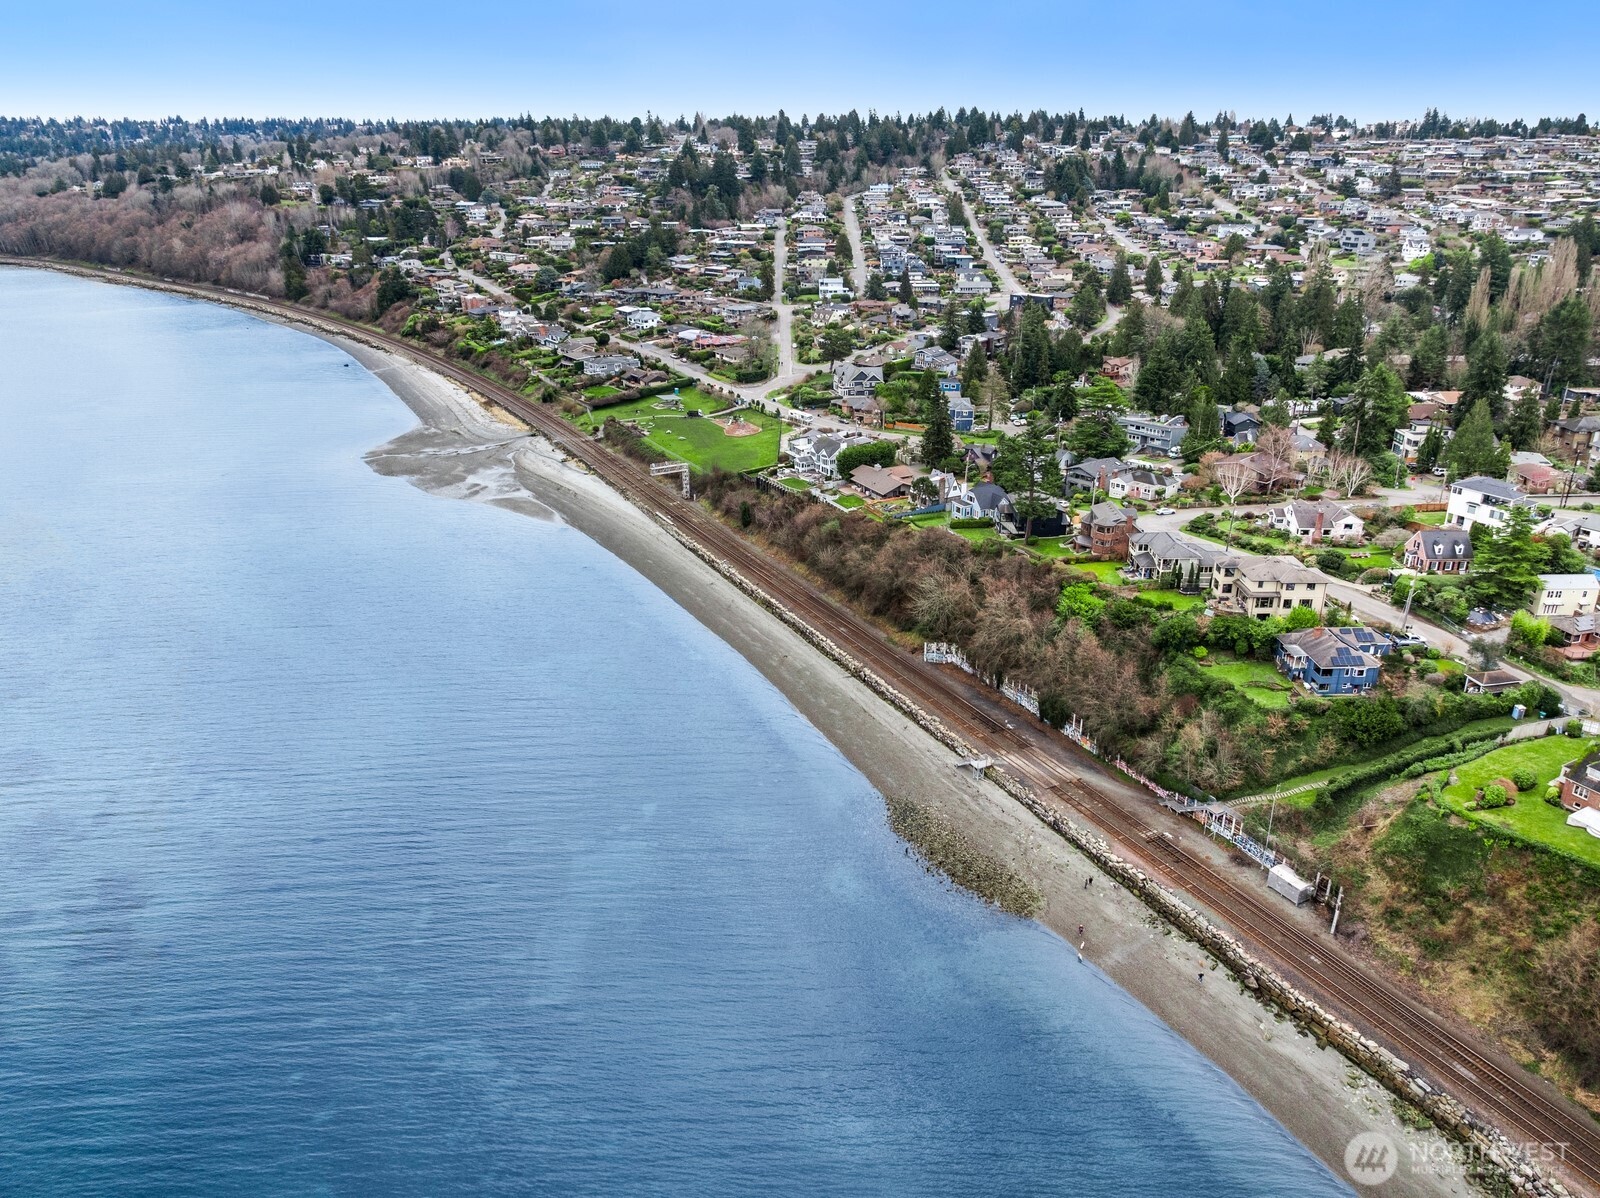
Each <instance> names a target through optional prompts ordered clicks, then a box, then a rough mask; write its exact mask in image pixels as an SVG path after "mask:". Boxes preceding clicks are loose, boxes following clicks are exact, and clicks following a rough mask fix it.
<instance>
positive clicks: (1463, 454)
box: [1450, 399, 1509, 478]
mask: <svg viewBox="0 0 1600 1198" xmlns="http://www.w3.org/2000/svg"><path fill="white" fill-rule="evenodd" d="M1463 402H1465V401H1463ZM1508 464H1509V463H1508V462H1507V459H1506V457H1505V456H1504V455H1503V454H1502V452H1501V450H1500V448H1499V446H1498V445H1496V444H1495V439H1494V420H1493V418H1492V417H1491V416H1490V415H1489V402H1488V400H1484V399H1480V400H1476V401H1475V402H1474V403H1473V404H1472V406H1471V408H1470V409H1469V410H1468V412H1467V415H1466V417H1465V419H1463V420H1462V421H1461V427H1460V428H1458V429H1456V435H1455V436H1454V437H1452V438H1451V439H1450V468H1451V471H1452V473H1453V474H1454V475H1455V477H1456V478H1467V477H1469V476H1471V475H1475V474H1481V475H1485V476H1487V477H1489V478H1503V477H1504V476H1505V473H1506V470H1507V468H1508Z"/></svg>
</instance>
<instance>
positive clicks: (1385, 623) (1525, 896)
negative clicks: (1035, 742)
mask: <svg viewBox="0 0 1600 1198" xmlns="http://www.w3.org/2000/svg"><path fill="white" fill-rule="evenodd" d="M130 128H133V129H135V131H136V135H134V134H130V133H129V132H128V130H119V129H112V128H111V127H110V126H109V125H100V124H96V123H93V122H82V123H80V124H78V125H67V126H63V125H60V124H55V125H51V126H46V125H45V124H43V123H39V122H25V121H24V122H8V123H7V124H6V125H5V126H4V127H3V128H0V133H4V136H3V137H0V252H4V253H7V254H13V255H20V256H32V257H49V258H60V259H72V260H74V261H78V262H91V263H98V264H100V265H102V266H110V267H113V268H115V269H118V270H124V271H128V272H143V273H144V274H146V275H149V276H151V277H153V278H160V279H167V280H176V281H188V282H198V283H206V284H216V285H220V286H224V287H228V288H233V289H238V290H240V291H247V292H252V293H257V294H261V295H267V296H272V297H274V298H276V299H280V300H283V301H285V302H292V303H295V304H298V305H301V306H302V307H304V308H305V309H306V310H308V311H311V310H315V311H317V312H324V313H331V314H334V315H337V316H340V317H343V318H345V319H348V320H352V321H357V322H361V323H363V324H365V325H366V327H368V328H376V329H380V330H382V331H384V332H385V333H387V334H390V335H393V336H395V337H398V338H401V339H403V340H404V342H405V344H406V345H407V346H416V347H418V348H419V349H422V350H425V351H427V352H429V353H432V354H435V355H437V356H438V357H439V358H442V359H444V360H447V361H449V362H451V363H455V364H460V365H462V366H464V367H466V368H469V369H471V370H472V371H474V372H476V376H477V377H481V378H482V379H485V380H492V381H493V382H494V383H495V384H496V385H503V386H505V387H508V388H510V389H511V390H512V391H514V392H515V395H516V396H517V397H521V398H522V399H524V400H526V401H527V403H528V404H530V405H537V406H538V412H540V413H546V412H548V413H553V414H555V415H557V416H559V418H560V421H561V422H564V423H560V422H557V421H556V420H555V419H554V417H552V427H553V428H555V429H558V430H560V431H561V432H562V433H563V435H564V434H565V432H566V431H567V430H569V429H570V430H576V431H577V433H578V434H579V435H580V436H581V445H582V447H583V448H585V449H587V448H588V447H589V446H590V442H591V441H592V442H593V443H594V444H596V445H604V446H608V447H610V449H612V450H615V451H616V452H617V453H620V454H623V455H626V456H628V457H631V458H633V459H635V460H637V461H638V462H640V463H643V464H646V465H648V466H650V467H652V473H660V474H661V475H662V478H661V480H660V481H661V485H662V486H663V487H672V488H680V487H681V488H684V493H685V494H690V495H692V496H693V499H694V501H695V502H697V503H699V504H702V505H704V509H706V510H708V511H709V512H710V513H713V514H714V515H715V516H716V517H717V518H719V519H718V520H717V521H716V522H715V523H716V526H717V527H719V528H722V527H724V526H726V528H731V529H736V530H737V531H738V532H739V533H740V534H742V535H743V536H744V537H747V538H748V539H749V541H750V542H751V543H753V544H755V545H756V546H758V547H759V548H760V549H761V550H762V551H763V553H765V554H770V555H771V557H772V558H776V559H778V560H780V561H782V562H784V563H786V564H787V565H789V566H792V567H793V568H794V569H795V570H797V571H799V572H801V573H802V574H803V575H804V577H805V578H806V579H808V580H810V581H812V582H814V583H816V584H817V585H818V586H820V587H823V588H825V589H826V591H827V592H828V593H829V594H830V595H831V596H833V597H836V598H837V599H838V600H840V601H841V602H843V603H845V604H847V605H849V607H850V608H851V609H852V610H853V611H854V612H856V613H859V614H860V616H862V617H863V618H865V619H867V620H869V621H870V622H872V624H873V625H874V626H875V627H876V628H877V629H878V630H880V631H881V633H882V634H883V635H884V636H885V637H887V638H889V639H890V641H891V642H892V643H893V644H894V645H895V646H896V647H897V651H898V650H904V651H905V652H906V653H910V654H922V655H923V657H922V658H921V659H920V660H923V661H926V662H928V663H930V668H937V669H939V670H943V671H947V672H955V671H962V672H964V673H966V674H970V675H971V676H972V677H973V678H974V679H976V680H977V681H978V682H980V683H983V684H992V686H991V689H992V690H993V691H994V692H995V693H996V694H998V695H1000V696H1002V698H1003V700H1004V701H1005V702H1007V703H1009V704H1011V707H1012V708H1014V714H1015V718H1018V719H1023V718H1028V719H1034V720H1036V721H1038V722H1039V724H1040V728H1041V734H1042V735H1047V736H1049V737H1051V738H1055V736H1056V731H1052V729H1053V730H1058V731H1059V732H1060V734H1061V736H1062V737H1064V738H1066V739H1067V740H1070V741H1071V742H1072V744H1073V745H1076V746H1078V747H1079V749H1081V750H1082V752H1083V753H1084V754H1085V755H1086V756H1092V757H1093V758H1094V759H1095V761H1096V762H1097V763H1098V764H1097V766H1096V768H1103V769H1104V770H1106V771H1108V772H1109V773H1113V774H1114V775H1115V776H1116V777H1117V778H1118V779H1120V780H1122V781H1125V782H1126V783H1127V784H1128V785H1130V786H1133V785H1137V786H1139V787H1141V788H1143V791H1142V793H1147V794H1148V795H1149V797H1150V800H1151V805H1152V807H1154V806H1156V805H1157V804H1158V803H1162V804H1166V805H1168V806H1169V807H1170V808H1171V810H1173V811H1177V812H1180V813H1182V814H1185V815H1189V816H1193V817H1195V818H1197V819H1201V820H1203V821H1205V823H1206V827H1207V829H1208V830H1209V831H1212V832H1213V833H1215V834H1216V835H1217V837H1218V838H1219V840H1220V842H1222V843H1224V844H1226V845H1227V846H1229V851H1235V850H1237V851H1238V852H1239V853H1240V854H1243V855H1244V857H1243V859H1245V860H1248V861H1255V862H1257V863H1265V864H1267V865H1269V866H1276V865H1280V864H1281V865H1283V866H1284V868H1286V869H1287V868H1290V867H1291V866H1292V867H1293V868H1296V869H1298V870H1299V871H1300V872H1301V873H1302V874H1304V875H1306V877H1308V878H1309V877H1313V876H1315V877H1319V878H1337V879H1339V880H1340V885H1342V886H1344V887H1345V892H1344V893H1346V897H1345V899H1344V900H1343V901H1344V902H1345V903H1346V904H1347V905H1348V906H1347V908H1345V909H1346V910H1347V911H1348V913H1349V914H1348V919H1349V921H1350V922H1349V925H1348V926H1347V928H1346V932H1345V934H1346V935H1348V936H1357V937H1359V943H1360V944H1361V945H1362V951H1364V952H1367V953H1369V954H1370V955H1371V956H1372V957H1373V959H1374V960H1376V961H1379V962H1381V963H1383V965H1384V966H1385V967H1386V968H1393V969H1394V970H1396V971H1397V972H1399V973H1401V974H1404V975H1406V976H1407V977H1408V978H1409V979H1411V980H1413V981H1415V982H1416V983H1417V984H1418V985H1419V986H1421V987H1423V988H1425V989H1430V990H1432V991H1433V992H1435V993H1437V994H1438V995H1439V996H1440V997H1441V1001H1444V1002H1459V1003H1460V1004H1461V1005H1462V1006H1475V1007H1476V1008H1480V1009H1481V1011H1482V1012H1483V1013H1484V1014H1483V1018H1484V1021H1485V1022H1486V1023H1487V1024H1492V1025H1493V1026H1494V1027H1495V1029H1496V1031H1497V1033H1499V1034H1503V1035H1504V1037H1505V1038H1506V1040H1507V1042H1508V1043H1510V1044H1513V1045H1514V1046H1515V1048H1516V1051H1517V1053H1518V1054H1519V1057H1520V1058H1521V1059H1524V1060H1526V1061H1528V1062H1531V1063H1534V1064H1536V1065H1537V1067H1538V1068H1540V1069H1541V1070H1545V1071H1547V1073H1548V1075H1549V1076H1551V1077H1554V1078H1555V1079H1557V1081H1558V1082H1559V1083H1560V1084H1562V1085H1564V1086H1566V1087H1567V1088H1568V1089H1569V1091H1571V1092H1574V1093H1580V1094H1588V1095H1593V1094H1595V1093H1600V1008H1596V1007H1595V1004H1593V1003H1592V1002H1590V1003H1589V1004H1588V1009H1587V1010H1586V1012H1585V1013H1584V1014H1583V1015H1582V1017H1581V1018H1576V1019H1569V1018H1567V1014H1568V1010H1569V1007H1570V1004H1568V1005H1567V1006H1563V1003H1564V1001H1565V1000H1564V999H1563V995H1566V994H1567V993H1568V992H1567V991H1566V990H1563V989H1562V987H1563V986H1565V985H1568V982H1567V981H1565V980H1564V979H1568V978H1569V974H1568V973H1566V972H1563V969H1564V967H1565V965H1568V964H1570V963H1571V962H1572V961H1574V960H1580V959H1581V960H1587V959H1589V956H1592V955H1593V954H1594V951H1595V950H1596V949H1597V948H1600V941H1597V940H1596V934H1595V933H1594V931H1593V927H1594V926H1595V919H1594V918H1592V917H1594V916H1597V915H1600V749H1597V746H1600V666H1597V665H1596V662H1597V660H1600V438H1597V436H1596V434H1597V433H1600V345H1597V341H1596V333H1597V329H1600V278H1597V276H1596V267H1595V258H1596V254H1597V253H1600V223H1597V222H1600V136H1597V134H1596V132H1595V131H1594V130H1592V129H1591V128H1590V127H1589V125H1588V123H1587V120H1586V118H1583V117H1579V118H1576V119H1565V118H1563V119H1559V120H1558V119H1551V120H1546V121H1542V122H1540V123H1538V124H1536V125H1531V126H1530V125H1528V124H1526V123H1524V122H1511V123H1506V124H1502V123H1500V122H1496V121H1474V122H1471V123H1468V122H1463V121H1452V120H1450V119H1449V118H1448V117H1446V116H1443V115H1441V114H1439V113H1438V112H1437V111H1431V110H1430V111H1429V112H1427V113H1426V114H1424V115H1423V116H1422V117H1420V118H1417V119H1412V120H1407V121H1385V122H1377V123H1369V124H1361V125H1358V124H1357V123H1355V122H1353V121H1350V120H1348V119H1346V118H1344V117H1342V116H1336V115H1333V114H1322V115H1313V116H1310V117H1308V118H1307V119H1305V120H1301V121H1297V120H1295V119H1294V118H1293V117H1281V118H1280V117H1272V116H1268V117H1264V118H1253V119H1244V118H1239V117H1237V116H1235V115H1232V114H1226V113H1223V114H1218V115H1216V116H1215V117H1211V118H1209V119H1208V118H1206V117H1205V116H1204V115H1199V116H1197V115H1196V114H1194V113H1188V114H1185V115H1183V116H1181V117H1168V118H1156V117H1152V118H1150V119H1148V120H1143V121H1137V120H1136V121H1130V120H1127V119H1125V118H1123V117H1120V116H1103V117H1090V116H1087V115H1086V114H1085V113H1084V112H1082V111H1078V112H1064V113H1055V114H1050V113H1046V112H1043V111H1038V112H1033V113H1030V114H1023V113H1020V112H1018V113H1012V114H1000V113H989V112H985V111H982V110H980V109H968V108H958V109H955V110H947V109H942V108H941V109H938V110H937V111H935V112H931V113H927V114H922V115H913V116H908V117H902V116H895V117H893V118H890V117H885V116H882V115H880V114H877V113H868V114H867V115H866V116H862V115H860V114H858V113H856V112H849V113H847V114H842V115H837V116H827V115H823V114H817V115H814V116H812V115H801V116H800V117H798V118H792V117H790V116H789V115H787V114H786V113H784V112H780V113H778V114H777V115H776V116H773V117H743V116H730V117H727V118H722V119H714V118H708V117H706V116H704V115H696V116H695V117H693V118H692V119H691V118H689V117H687V116H686V117H681V118H678V119H676V120H671V119H666V118H663V117H660V116H654V115H651V116H647V117H645V118H633V119H630V120H616V119H611V118H601V119H595V120H587V119H578V118H571V119H567V118H561V119H556V118H545V119H534V118H532V117H525V118H519V119H517V120H512V121H492V122H476V123H455V122H437V123H431V122H427V123H425V122H412V123H396V122H390V123H376V124H358V123H355V122H317V123H293V122H277V123H260V124H253V125H250V126H249V127H246V126H245V125H243V124H241V125H238V126H233V125H226V126H225V125H222V124H215V125H205V124H199V123H197V124H190V123H188V122H179V121H178V120H177V119H176V118H174V119H173V120H172V121H169V122H150V123H146V124H144V125H138V126H134V125H130ZM241 229H244V230H245V232H243V233H241V232H240V230H241ZM180 230H181V232H182V236H179V235H178V234H179V231H180ZM651 485H652V486H653V485H654V480H651ZM652 493H653V492H652ZM665 493H666V492H663V494H665ZM705 518H706V519H707V521H708V522H710V521H711V516H710V515H707V516H706V517H705ZM740 543H743V542H740ZM763 560H766V559H765V558H764V559H763ZM820 631H821V632H822V633H823V634H826V631H827V630H820ZM1024 713H1025V714H1024ZM1046 726H1048V727H1046ZM1073 751H1074V752H1077V751H1078V749H1074V750H1073ZM1463 862H1465V863H1466V864H1461V863H1463ZM1252 868H1253V867H1252ZM1275 901H1276V900H1275ZM1552 905H1556V906H1559V907H1560V908H1561V911H1562V915H1561V918H1559V919H1556V918H1553V917H1552V916H1551V915H1550V908H1551V907H1552ZM1507 923H1514V924H1515V925H1516V927H1517V928H1518V929H1519V930H1518V931H1517V932H1516V933H1515V934H1514V935H1509V934H1508V935H1501V934H1499V933H1497V932H1496V925H1504V924H1507ZM1353 929H1354V930H1353ZM1585 954H1588V955H1589V956H1586V955H1585ZM1583 976H1584V977H1585V978H1589V977H1591V976H1592V975H1590V974H1585V975H1583ZM1585 984H1587V983H1585ZM1474 987H1478V988H1480V989H1481V991H1482V994H1479V993H1478V992H1477V991H1476V990H1474V989H1473V988H1474ZM1483 994H1487V995H1488V997H1487V998H1484V997H1483V996H1482V995H1483ZM1591 997H1592V995H1591ZM1558 1011H1559V1012H1560V1015H1559V1016H1558V1015H1557V1014H1556V1013H1555V1012H1558Z"/></svg>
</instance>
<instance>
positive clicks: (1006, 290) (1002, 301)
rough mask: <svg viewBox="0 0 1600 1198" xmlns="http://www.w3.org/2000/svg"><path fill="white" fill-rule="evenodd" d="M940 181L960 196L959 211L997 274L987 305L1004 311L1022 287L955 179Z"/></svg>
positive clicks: (947, 188)
mask: <svg viewBox="0 0 1600 1198" xmlns="http://www.w3.org/2000/svg"><path fill="white" fill-rule="evenodd" d="M940 182H941V183H943V184H944V189H945V190H946V191H947V192H949V193H950V194H951V195H953V196H957V197H959V198H960V200H961V211H962V212H964V213H966V217H967V227H968V228H969V229H971V230H972V236H973V237H974V239H976V241H977V243H978V248H979V249H981V250H982V251H983V260H984V261H985V262H987V263H988V264H989V268H990V269H991V270H993V271H994V273H995V274H996V275H997V276H999V279H1000V288H999V290H998V291H996V292H995V293H994V294H993V295H991V296H990V297H989V306H990V307H991V308H993V309H994V310H995V311H997V312H1004V311H1005V310H1006V309H1007V308H1009V307H1010V306H1011V297H1012V296H1013V295H1022V294H1023V288H1022V286H1021V284H1019V283H1018V282H1017V276H1016V275H1014V274H1012V273H1011V267H1009V266H1007V265H1006V264H1005V263H1004V262H1002V261H1001V260H1000V255H999V254H997V253H996V252H995V248H994V246H993V245H992V244H990V242H989V235H988V234H987V233H985V232H984V231H983V229H982V228H981V227H980V226H979V225H978V220H977V217H975V216H974V215H973V212H972V205H971V204H969V203H967V197H966V196H965V195H964V194H963V193H962V191H961V188H960V187H959V186H957V184H956V181H955V180H954V179H951V178H949V177H948V176H946V177H945V178H943V179H941V180H940Z"/></svg>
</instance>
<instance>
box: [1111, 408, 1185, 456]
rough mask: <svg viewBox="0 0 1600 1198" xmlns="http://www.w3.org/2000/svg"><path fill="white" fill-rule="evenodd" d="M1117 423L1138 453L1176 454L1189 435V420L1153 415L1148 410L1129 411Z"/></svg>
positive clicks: (1181, 417)
mask: <svg viewBox="0 0 1600 1198" xmlns="http://www.w3.org/2000/svg"><path fill="white" fill-rule="evenodd" d="M1117 423H1118V424H1120V425H1121V426H1122V429H1123V431H1124V432H1126V433H1127V434H1128V436H1129V437H1130V438H1131V439H1132V440H1133V443H1134V445H1135V446H1136V447H1137V448H1138V450H1139V452H1140V453H1151V454H1159V455H1161V456H1164V457H1169V458H1175V457H1177V456H1178V447H1179V446H1180V445H1181V444H1182V443H1183V439H1184V438H1185V437H1186V436H1188V435H1189V421H1188V420H1187V419H1186V418H1185V417H1183V416H1155V415H1152V414H1151V413H1149V412H1129V413H1127V414H1126V415H1123V416H1118V417H1117Z"/></svg>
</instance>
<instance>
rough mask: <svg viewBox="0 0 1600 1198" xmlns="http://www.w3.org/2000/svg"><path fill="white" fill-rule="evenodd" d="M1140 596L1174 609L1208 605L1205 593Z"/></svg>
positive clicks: (1145, 592)
mask: <svg viewBox="0 0 1600 1198" xmlns="http://www.w3.org/2000/svg"><path fill="white" fill-rule="evenodd" d="M1139 598H1141V599H1143V600H1145V601H1146V602H1149V603H1155V604H1159V605H1160V606H1162V607H1170V608H1171V609H1172V610H1173V611H1199V610H1200V609H1201V608H1202V607H1204V606H1205V605H1206V597H1205V596H1204V595H1185V594H1184V593H1183V592H1182V591H1168V590H1156V591H1140V592H1139ZM1252 697H1253V696H1252Z"/></svg>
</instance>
